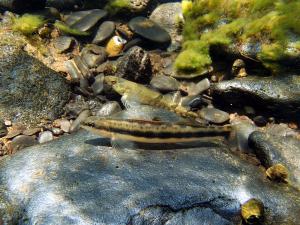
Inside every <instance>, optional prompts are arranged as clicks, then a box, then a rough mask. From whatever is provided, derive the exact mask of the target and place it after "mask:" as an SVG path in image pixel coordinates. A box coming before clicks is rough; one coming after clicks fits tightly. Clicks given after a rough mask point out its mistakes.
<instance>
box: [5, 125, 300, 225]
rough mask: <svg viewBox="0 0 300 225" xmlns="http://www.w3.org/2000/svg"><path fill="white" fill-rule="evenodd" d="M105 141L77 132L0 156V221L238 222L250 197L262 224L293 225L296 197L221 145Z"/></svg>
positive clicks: (298, 216) (299, 215)
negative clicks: (168, 146) (158, 146)
mask: <svg viewBox="0 0 300 225" xmlns="http://www.w3.org/2000/svg"><path fill="white" fill-rule="evenodd" d="M107 144H108V143H107V140H106V139H101V138H99V137H98V136H94V135H92V134H89V133H87V132H84V131H80V132H79V133H77V134H71V135H69V136H67V137H63V138H60V139H58V140H55V141H52V142H49V143H46V144H43V145H38V146H34V147H31V148H27V149H24V150H23V151H22V152H18V153H17V154H15V155H13V156H11V157H6V158H4V159H2V160H1V161H0V185H1V189H0V192H1V198H0V207H1V213H2V215H1V216H2V220H3V221H4V223H8V224H11V223H12V222H15V221H29V223H30V224H53V223H54V224H101V223H102V224H127V223H128V222H129V221H132V222H134V223H133V224H141V223H140V222H139V221H141V220H144V221H147V220H148V219H149V218H157V221H158V224H161V223H166V224H179V225H180V224H182V225H183V224H199V217H201V218H204V221H206V220H208V221H210V222H211V223H212V222H216V221H218V224H238V222H239V221H240V206H241V204H242V203H244V202H246V201H247V200H249V199H251V198H256V199H259V200H260V201H262V202H263V204H264V206H265V222H266V224H282V225H283V224H299V221H300V206H299V204H298V202H299V200H300V199H299V198H300V197H299V196H300V195H299V192H298V191H297V190H295V189H292V188H290V187H289V186H288V185H287V186H278V185H276V184H273V183H272V182H271V181H269V180H267V179H266V178H265V176H264V173H263V171H260V170H259V169H258V168H257V167H256V166H254V165H251V164H248V163H247V162H246V161H244V160H242V159H240V158H238V157H237V156H236V155H234V154H231V153H230V152H229V151H228V150H227V149H226V148H224V147H217V146H215V147H205V146H203V145H202V147H195V148H188V149H187V148H184V149H178V150H155V151H148V150H129V149H123V150H121V149H118V150H116V149H113V148H110V147H106V145H107ZM164 147H165V146H163V148H164ZM164 149H165V148H164ZM168 209H171V210H168ZM162 210H165V211H166V212H167V213H166V214H163V215H162V214H161V213H160V212H159V211H162ZM170 211H171V212H172V213H169V214H168V212H170ZM144 212H146V213H144ZM158 215H161V216H158ZM167 215H170V217H168V216H167ZM180 218H184V220H183V221H182V220H180ZM148 221H149V220H148ZM226 221H229V222H228V223H225V222H226ZM146 224H147V223H146Z"/></svg>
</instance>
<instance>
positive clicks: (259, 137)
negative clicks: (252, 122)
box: [248, 131, 300, 187]
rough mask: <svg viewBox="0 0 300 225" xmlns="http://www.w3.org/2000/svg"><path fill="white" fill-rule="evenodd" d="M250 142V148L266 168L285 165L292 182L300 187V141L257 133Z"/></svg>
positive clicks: (253, 134) (254, 133)
mask: <svg viewBox="0 0 300 225" xmlns="http://www.w3.org/2000/svg"><path fill="white" fill-rule="evenodd" d="M248 140H249V146H250V147H251V148H253V149H254V152H255V154H256V155H257V158H258V159H259V160H260V161H261V163H262V164H263V165H264V166H265V167H266V168H269V167H270V166H273V165H275V164H277V163H281V164H283V165H284V166H286V167H287V169H288V170H289V172H290V179H291V181H292V182H293V183H296V185H297V186H299V187H300V140H299V139H297V138H295V137H292V136H281V135H274V134H268V133H263V132H260V131H255V132H253V133H252V134H251V135H250V136H249V139H248Z"/></svg>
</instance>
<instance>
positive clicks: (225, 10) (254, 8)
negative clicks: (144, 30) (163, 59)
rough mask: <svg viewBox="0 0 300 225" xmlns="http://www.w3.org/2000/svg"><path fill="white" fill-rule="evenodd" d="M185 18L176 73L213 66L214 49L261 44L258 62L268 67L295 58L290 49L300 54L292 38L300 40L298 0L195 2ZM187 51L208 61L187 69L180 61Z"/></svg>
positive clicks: (214, 0) (207, 0) (200, 0)
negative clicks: (181, 50) (211, 63)
mask: <svg viewBox="0 0 300 225" xmlns="http://www.w3.org/2000/svg"><path fill="white" fill-rule="evenodd" d="M184 17H185V25H184V30H183V36H184V44H183V52H182V53H181V54H180V55H179V56H178V58H177V60H176V63H175V66H176V68H177V70H183V71H185V72H187V71H193V72H197V71H201V70H202V69H203V67H207V65H205V63H210V62H211V60H208V58H210V55H209V49H210V47H212V46H215V45H217V46H218V45H221V46H224V47H226V46H229V45H231V44H241V43H256V42H258V43H260V45H261V49H260V50H259V52H257V58H258V59H259V60H261V61H262V62H263V64H264V65H265V66H267V67H270V64H272V63H276V62H277V61H281V60H284V59H285V58H288V57H290V56H291V54H295V52H293V51H289V50H288V49H289V48H291V47H293V48H294V49H296V51H299V52H300V48H299V46H300V45H299V42H295V43H294V45H293V46H290V44H291V42H290V40H291V37H292V36H294V37H298V40H299V36H300V1H299V0H195V1H193V4H192V7H191V8H190V10H189V11H185V13H184ZM189 43H193V44H192V45H191V44H189ZM188 50H192V51H189V52H193V57H194V56H195V54H196V53H195V51H196V52H198V55H201V57H202V58H203V59H205V61H203V62H198V63H192V67H190V68H189V65H188V64H186V66H184V65H183V61H182V62H179V61H180V60H182V58H183V56H184V58H185V57H186V54H187V52H188ZM182 54H183V56H182ZM299 55H300V53H299ZM198 59H199V57H198ZM195 62H196V61H195ZM204 62H205V63H204ZM190 64H191V63H190Z"/></svg>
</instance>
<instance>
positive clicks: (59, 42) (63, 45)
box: [53, 36, 75, 53]
mask: <svg viewBox="0 0 300 225" xmlns="http://www.w3.org/2000/svg"><path fill="white" fill-rule="evenodd" d="M74 42H75V39H74V38H72V37H67V36H60V37H57V38H55V39H54V41H53V46H54V48H55V49H56V50H57V51H58V52H59V53H63V52H65V51H67V50H69V49H70V48H71V46H72V44H73V43H74Z"/></svg>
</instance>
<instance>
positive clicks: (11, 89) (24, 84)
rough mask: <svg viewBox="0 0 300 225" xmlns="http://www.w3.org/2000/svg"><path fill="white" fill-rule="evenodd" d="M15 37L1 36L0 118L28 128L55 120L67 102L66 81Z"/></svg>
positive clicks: (15, 35) (20, 39)
mask: <svg viewBox="0 0 300 225" xmlns="http://www.w3.org/2000/svg"><path fill="white" fill-rule="evenodd" d="M23 45H24V40H23V39H22V37H20V36H19V35H18V34H14V33H11V32H5V33H4V32H0V52H1V53H0V73H1V76H0V106H1V107H0V117H2V118H3V119H8V120H12V121H13V122H20V123H24V124H26V125H27V126H31V125H34V124H36V123H38V122H39V121H40V120H41V119H50V120H52V119H55V118H56V117H57V116H58V115H60V113H61V112H62V108H63V106H64V104H65V103H66V102H67V100H68V99H69V95H70V88H69V86H68V85H67V83H66V81H65V79H64V78H63V77H62V76H60V75H59V74H58V73H56V72H55V71H53V70H51V69H49V68H47V67H46V66H44V65H43V64H42V63H41V62H39V61H38V60H37V59H35V58H33V57H31V56H29V55H28V54H27V53H25V52H24V51H23V50H22V47H23Z"/></svg>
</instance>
